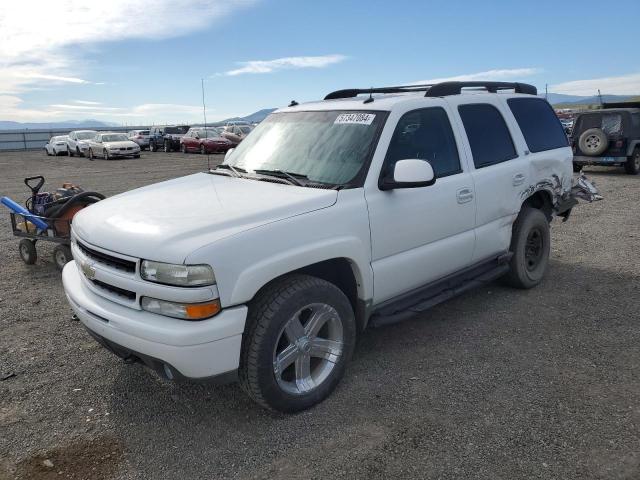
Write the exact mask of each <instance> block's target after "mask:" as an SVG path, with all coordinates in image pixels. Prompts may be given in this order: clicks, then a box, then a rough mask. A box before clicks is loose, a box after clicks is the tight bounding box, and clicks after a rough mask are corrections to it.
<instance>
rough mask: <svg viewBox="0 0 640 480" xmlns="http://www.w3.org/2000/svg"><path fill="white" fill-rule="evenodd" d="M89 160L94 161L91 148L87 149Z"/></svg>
mask: <svg viewBox="0 0 640 480" xmlns="http://www.w3.org/2000/svg"><path fill="white" fill-rule="evenodd" d="M89 160H91V161H93V160H94V156H93V150H92V149H91V148H90V149H89Z"/></svg>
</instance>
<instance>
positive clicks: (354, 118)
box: [333, 113, 376, 125]
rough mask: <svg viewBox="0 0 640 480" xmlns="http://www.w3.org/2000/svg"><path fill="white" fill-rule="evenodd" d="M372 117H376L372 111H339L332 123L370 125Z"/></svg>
mask: <svg viewBox="0 0 640 480" xmlns="http://www.w3.org/2000/svg"><path fill="white" fill-rule="evenodd" d="M374 118H376V116H375V114H374V113H341V114H340V115H338V117H337V118H336V121H335V122H333V123H334V125H338V124H341V125H345V124H356V125H371V122H373V119H374Z"/></svg>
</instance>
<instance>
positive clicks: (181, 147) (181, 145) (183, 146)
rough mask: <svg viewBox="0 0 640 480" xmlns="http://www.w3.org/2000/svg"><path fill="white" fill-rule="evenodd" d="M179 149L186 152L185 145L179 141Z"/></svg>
mask: <svg viewBox="0 0 640 480" xmlns="http://www.w3.org/2000/svg"><path fill="white" fill-rule="evenodd" d="M180 151H181V152H182V153H187V147H186V146H185V145H184V143H181V144H180Z"/></svg>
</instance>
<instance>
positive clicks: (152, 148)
mask: <svg viewBox="0 0 640 480" xmlns="http://www.w3.org/2000/svg"><path fill="white" fill-rule="evenodd" d="M156 150H157V149H156V144H155V143H154V142H149V151H150V152H155V151H156Z"/></svg>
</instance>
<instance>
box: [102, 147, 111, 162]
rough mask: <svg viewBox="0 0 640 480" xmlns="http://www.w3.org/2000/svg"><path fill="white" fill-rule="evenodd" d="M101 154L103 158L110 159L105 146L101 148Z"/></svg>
mask: <svg viewBox="0 0 640 480" xmlns="http://www.w3.org/2000/svg"><path fill="white" fill-rule="evenodd" d="M102 156H103V157H104V159H105V160H110V157H109V150H107V149H106V148H105V149H104V150H102Z"/></svg>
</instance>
